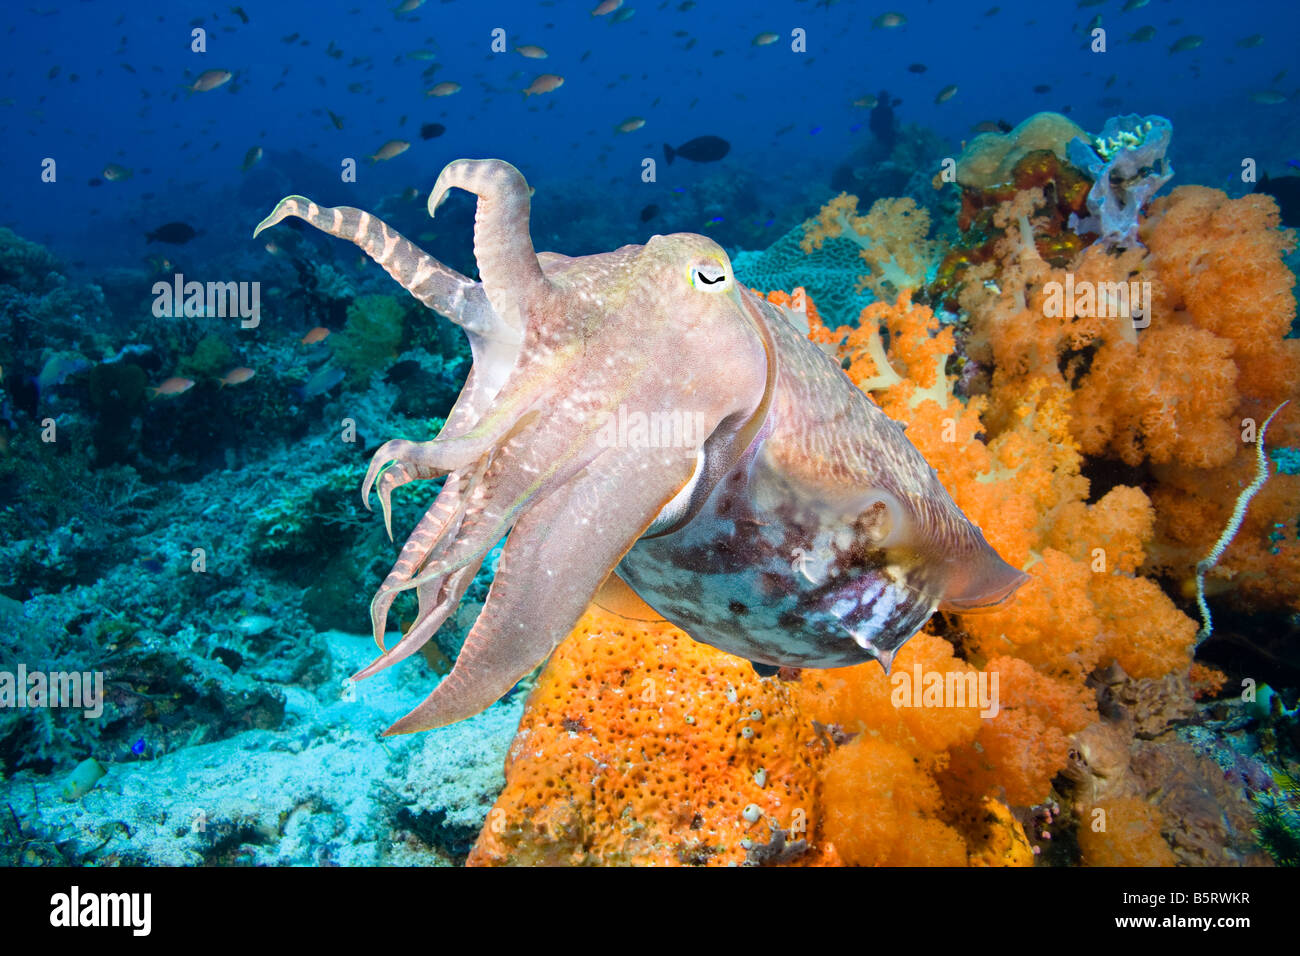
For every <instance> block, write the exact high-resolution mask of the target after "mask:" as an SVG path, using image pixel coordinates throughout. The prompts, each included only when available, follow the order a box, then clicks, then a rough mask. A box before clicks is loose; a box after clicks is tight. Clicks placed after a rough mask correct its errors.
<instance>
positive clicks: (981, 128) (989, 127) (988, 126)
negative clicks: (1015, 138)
mask: <svg viewBox="0 0 1300 956" xmlns="http://www.w3.org/2000/svg"><path fill="white" fill-rule="evenodd" d="M970 131H971V132H972V133H1001V132H1002V127H1001V126H999V125H998V124H997V123H996V122H994V121H993V120H984V121H983V122H982V123H976V124H975V125H974V126H972V127H971V128H970Z"/></svg>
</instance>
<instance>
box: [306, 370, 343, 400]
mask: <svg viewBox="0 0 1300 956" xmlns="http://www.w3.org/2000/svg"><path fill="white" fill-rule="evenodd" d="M345 377H346V373H345V372H344V371H343V369H341V368H332V367H331V366H329V365H325V366H323V367H322V368H320V369H319V370H318V371H317V372H316V374H315V375H313V376H312V377H311V378H309V379H307V381H306V382H305V383H304V384H303V386H302V388H299V389H297V394H298V397H299V398H302V399H304V400H306V399H309V398H315V397H316V396H317V395H324V394H325V393H326V392H328V391H329V390H330V389H331V388H333V387H334V386H335V385H337V384H338V383H339V382H341V381H343V379H344V378H345Z"/></svg>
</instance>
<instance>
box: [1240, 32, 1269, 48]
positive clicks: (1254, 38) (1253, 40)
mask: <svg viewBox="0 0 1300 956" xmlns="http://www.w3.org/2000/svg"><path fill="white" fill-rule="evenodd" d="M1263 42H1264V34H1262V33H1252V34H1251V35H1250V36H1248V37H1242V38H1241V39H1240V40H1238V41H1237V46H1239V47H1241V48H1242V49H1243V50H1249V49H1250V48H1251V47H1253V46H1260V45H1262V44H1263Z"/></svg>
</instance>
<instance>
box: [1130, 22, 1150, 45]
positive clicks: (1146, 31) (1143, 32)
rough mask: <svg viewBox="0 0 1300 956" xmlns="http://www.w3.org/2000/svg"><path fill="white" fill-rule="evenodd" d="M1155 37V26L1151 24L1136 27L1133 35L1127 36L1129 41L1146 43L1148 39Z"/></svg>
mask: <svg viewBox="0 0 1300 956" xmlns="http://www.w3.org/2000/svg"><path fill="white" fill-rule="evenodd" d="M1155 37H1156V28H1155V27H1153V26H1145V27H1138V28H1137V30H1136V31H1134V33H1133V35H1132V36H1130V37H1129V40H1130V42H1133V43H1146V42H1147V41H1148V40H1154V39H1155Z"/></svg>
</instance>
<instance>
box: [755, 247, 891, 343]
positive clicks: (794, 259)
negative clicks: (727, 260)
mask: <svg viewBox="0 0 1300 956" xmlns="http://www.w3.org/2000/svg"><path fill="white" fill-rule="evenodd" d="M804 242H805V228H804V226H803V225H802V224H800V225H798V226H796V227H795V228H794V229H792V230H790V231H789V232H787V233H786V234H785V235H784V236H782V237H781V238H780V239H778V240H777V241H776V242H774V243H773V244H772V245H771V246H769V247H768V248H767V249H764V250H763V251H762V252H741V253H739V254H737V255H735V256H732V259H731V264H732V268H733V269H735V271H736V277H737V279H739V280H740V281H741V282H743V283H745V285H747V286H750V287H751V288H757V289H793V288H795V287H796V286H802V287H803V288H805V289H806V290H807V291H808V293H809V294H810V295H811V296H812V297H813V298H814V299H816V300H817V302H818V303H819V305H820V308H821V309H822V311H823V312H824V313H826V315H827V317H828V319H830V320H833V321H834V322H835V323H836V324H837V325H838V324H843V323H846V322H849V321H851V320H852V319H853V317H854V316H856V315H857V314H858V313H859V312H860V311H862V308H863V307H864V306H866V305H867V304H868V303H870V302H871V300H872V296H871V294H870V293H869V292H867V291H865V290H866V287H865V285H863V284H861V283H859V282H858V275H859V274H860V273H861V271H862V258H861V251H862V250H861V248H860V247H859V246H858V245H857V244H856V243H854V242H853V241H851V240H850V239H848V238H847V237H842V238H841V237H827V238H825V239H824V240H823V241H822V243H821V244H820V246H819V247H818V248H816V249H814V250H812V251H811V252H808V253H805V251H804V249H803V243H804Z"/></svg>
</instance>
